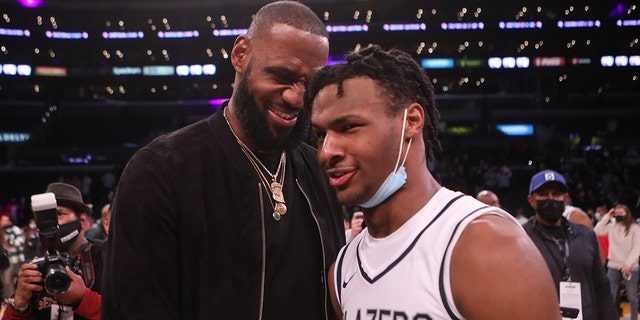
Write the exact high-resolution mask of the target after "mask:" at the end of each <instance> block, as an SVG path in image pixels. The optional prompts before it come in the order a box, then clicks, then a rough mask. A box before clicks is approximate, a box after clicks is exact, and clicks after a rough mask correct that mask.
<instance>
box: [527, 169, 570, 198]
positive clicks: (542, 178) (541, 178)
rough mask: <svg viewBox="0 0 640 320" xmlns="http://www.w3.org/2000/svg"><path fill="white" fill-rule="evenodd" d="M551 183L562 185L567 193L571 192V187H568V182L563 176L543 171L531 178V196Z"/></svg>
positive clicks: (551, 171) (554, 172)
mask: <svg viewBox="0 0 640 320" xmlns="http://www.w3.org/2000/svg"><path fill="white" fill-rule="evenodd" d="M551 182H555V183H559V184H561V185H562V186H563V187H564V190H565V191H568V190H569V187H567V181H566V180H565V179H564V177H563V176H562V175H561V174H559V173H557V172H556V171H553V170H543V171H540V172H538V173H536V174H534V175H533V177H531V183H530V184H529V194H532V193H533V192H534V191H536V190H538V189H539V188H540V187H542V186H543V185H545V184H547V183H551Z"/></svg>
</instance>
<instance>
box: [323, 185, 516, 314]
mask: <svg viewBox="0 0 640 320" xmlns="http://www.w3.org/2000/svg"><path fill="white" fill-rule="evenodd" d="M485 214H499V215H501V216H504V217H506V218H508V219H509V220H512V221H513V222H514V224H515V225H517V226H518V227H520V224H519V223H518V222H517V221H516V220H515V219H514V218H513V217H512V216H511V215H510V214H509V213H507V212H505V211H503V210H500V209H498V208H496V207H491V206H487V205H485V204H483V203H481V202H479V201H477V200H476V199H474V198H473V197H470V196H466V195H464V194H462V193H459V192H453V191H451V190H449V189H446V188H442V189H440V190H439V191H438V192H437V193H436V194H435V195H434V196H433V198H432V199H431V200H430V201H429V202H428V203H427V204H426V205H425V206H424V207H423V208H422V209H420V211H418V212H417V213H416V214H415V215H414V216H413V217H411V219H409V220H408V221H407V222H406V223H405V224H404V225H402V226H401V227H400V228H399V229H398V230H396V231H395V232H393V233H392V234H391V235H389V236H387V237H385V238H382V239H375V238H373V237H371V236H370V235H369V233H368V232H366V231H363V232H361V233H360V234H359V235H358V236H357V237H356V238H354V239H353V241H351V242H350V243H349V244H347V245H346V246H345V247H343V248H342V250H340V253H339V254H338V259H337V260H336V266H335V271H334V272H335V274H334V279H335V283H334V285H335V290H336V296H337V297H338V301H339V302H340V305H341V307H342V314H343V319H344V320H355V319H361V320H364V319H391V320H427V319H462V316H461V315H460V313H459V312H458V309H457V308H456V306H455V304H454V302H453V298H452V294H451V285H450V281H449V263H450V261H451V252H452V251H453V248H454V246H455V244H456V242H457V240H458V238H459V237H460V234H461V233H462V231H463V230H464V229H465V227H466V226H467V225H468V224H469V222H471V221H472V220H473V219H475V218H477V217H479V216H481V215H485ZM365 230H366V229H365Z"/></svg>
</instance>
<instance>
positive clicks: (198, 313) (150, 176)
mask: <svg viewBox="0 0 640 320" xmlns="http://www.w3.org/2000/svg"><path fill="white" fill-rule="evenodd" d="M223 107H224V106H221V107H220V109H219V110H218V112H216V114H214V115H212V116H211V117H209V118H208V119H204V120H201V121H199V122H196V123H194V124H192V125H190V126H187V127H185V128H182V129H179V130H177V131H175V132H172V133H169V134H166V135H164V136H161V137H159V138H157V139H155V140H154V141H153V142H151V143H150V144H149V145H147V146H145V147H143V148H142V149H140V150H139V151H138V152H136V154H135V155H134V156H133V157H132V158H131V160H130V161H129V163H128V164H127V166H126V168H125V170H124V171H123V174H122V176H121V179H120V182H119V185H118V187H117V193H116V197H115V201H114V205H113V210H112V220H111V226H110V230H109V237H108V241H107V257H106V261H105V270H104V278H103V295H102V319H104V320H109V319H114V320H115V319H117V320H127V319H137V320H138V319H154V320H159V319H172V320H175V319H188V320H197V319H263V318H262V311H263V308H264V306H263V302H264V286H265V279H264V277H265V276H264V274H265V270H264V264H265V263H264V262H265V259H266V257H265V252H266V251H265V239H264V237H265V235H264V219H263V217H264V212H263V208H264V207H263V205H264V203H262V202H261V199H263V197H262V194H263V193H264V192H265V191H264V189H263V188H262V187H261V185H260V181H259V179H257V176H256V174H255V171H254V169H253V168H252V167H251V164H250V162H249V161H248V160H247V158H246V156H245V155H244V154H243V153H242V151H241V149H240V147H239V145H238V143H237V142H236V140H235V138H234V137H233V135H232V133H231V131H230V129H229V127H228V126H227V124H226V122H225V120H224V117H223V115H222V110H223ZM316 153H317V152H316V150H315V149H314V148H312V147H310V146H308V145H305V144H301V145H299V146H298V147H296V148H295V149H293V150H291V151H289V152H287V163H290V164H292V166H293V170H292V171H294V173H292V174H295V175H296V186H295V187H296V188H299V190H300V191H301V192H302V194H303V195H304V197H305V198H306V200H305V201H306V203H307V206H308V207H309V208H311V211H312V215H313V218H314V220H315V222H316V227H317V228H316V229H315V230H311V232H317V233H318V234H319V237H320V242H321V244H322V258H323V259H322V260H323V264H324V272H321V274H320V276H319V277H318V279H317V281H322V287H324V288H325V289H324V292H323V293H322V294H321V296H324V301H319V302H318V305H319V309H322V310H324V313H325V314H324V315H323V318H326V319H334V312H333V310H332V308H331V303H330V302H329V297H328V293H327V290H326V283H327V272H328V269H329V266H330V265H331V263H332V262H333V261H334V260H335V258H336V256H337V253H338V250H339V249H340V248H341V246H342V245H344V227H343V222H342V215H341V212H342V207H341V206H340V205H339V204H338V203H337V199H336V196H335V190H334V188H333V187H331V186H330V185H329V184H328V179H327V177H326V176H325V173H324V171H323V170H321V168H319V166H318V165H317V155H316ZM287 174H290V173H289V172H287ZM300 294H304V292H301V293H300ZM288 303H295V301H290V302H288ZM281 319H296V316H295V315H287V316H284V317H283V318H281Z"/></svg>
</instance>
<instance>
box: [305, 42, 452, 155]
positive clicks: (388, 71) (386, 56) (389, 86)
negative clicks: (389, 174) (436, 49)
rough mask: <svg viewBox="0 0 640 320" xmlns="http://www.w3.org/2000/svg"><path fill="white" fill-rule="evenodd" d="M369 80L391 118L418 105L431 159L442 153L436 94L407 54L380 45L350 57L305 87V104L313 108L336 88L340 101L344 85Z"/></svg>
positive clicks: (418, 66)
mask: <svg viewBox="0 0 640 320" xmlns="http://www.w3.org/2000/svg"><path fill="white" fill-rule="evenodd" d="M358 77H367V78H370V79H373V80H374V81H376V83H377V84H378V87H379V88H380V89H381V90H382V92H380V93H381V94H382V95H384V96H385V97H386V98H387V100H388V101H389V109H388V111H389V112H388V114H389V115H393V114H396V113H397V112H399V111H402V110H404V108H406V107H407V106H408V105H409V104H411V103H413V102H417V103H419V104H420V105H421V106H422V107H423V108H424V111H425V115H426V119H425V122H424V126H423V132H422V134H423V137H424V140H425V149H426V154H427V158H428V159H433V156H434V154H435V153H437V152H440V151H442V146H441V144H440V140H439V139H438V121H439V120H440V112H439V111H438V109H437V108H436V106H435V102H434V98H433V95H434V92H433V91H434V90H433V85H432V84H431V81H430V80H429V77H428V76H427V74H426V73H425V71H424V69H423V68H422V67H420V65H418V63H417V62H416V61H415V60H414V59H413V58H412V57H411V56H410V55H409V54H407V53H406V52H404V51H401V50H398V49H390V50H387V51H386V50H383V49H382V48H381V47H380V46H378V45H370V46H368V47H366V48H364V49H361V50H359V51H354V52H350V53H349V54H348V55H347V63H343V64H336V65H333V66H329V67H325V68H323V69H322V70H320V71H318V73H316V74H315V75H314V76H313V78H311V80H310V81H309V83H308V84H307V87H306V91H305V96H304V104H305V106H307V108H311V105H312V104H313V101H314V99H315V97H316V95H317V94H318V92H319V91H320V90H322V88H324V87H326V86H328V85H332V84H336V85H337V86H338V97H340V96H342V95H343V94H344V88H343V82H344V81H345V80H347V79H352V78H358Z"/></svg>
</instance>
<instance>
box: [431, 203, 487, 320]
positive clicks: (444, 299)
mask: <svg viewBox="0 0 640 320" xmlns="http://www.w3.org/2000/svg"><path fill="white" fill-rule="evenodd" d="M486 208H490V207H489V206H482V207H480V208H477V209H475V210H473V211H471V212H470V213H469V214H468V215H466V216H465V217H464V218H462V219H460V221H459V222H458V224H456V227H455V228H454V229H453V232H452V233H451V238H450V239H449V243H447V247H446V248H445V250H444V255H443V256H442V263H440V276H439V277H438V287H439V289H440V298H441V299H442V304H443V305H444V308H445V310H447V313H448V314H449V317H451V319H452V320H460V318H458V317H456V315H455V314H454V313H453V310H451V307H450V306H449V301H447V295H446V293H445V292H444V261H445V260H446V256H447V252H449V247H450V246H451V243H452V241H453V237H454V236H455V235H456V232H457V231H458V228H459V227H460V224H461V223H462V222H463V221H465V220H467V218H469V217H470V216H471V215H473V214H475V213H476V212H478V211H480V210H482V209H486Z"/></svg>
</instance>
